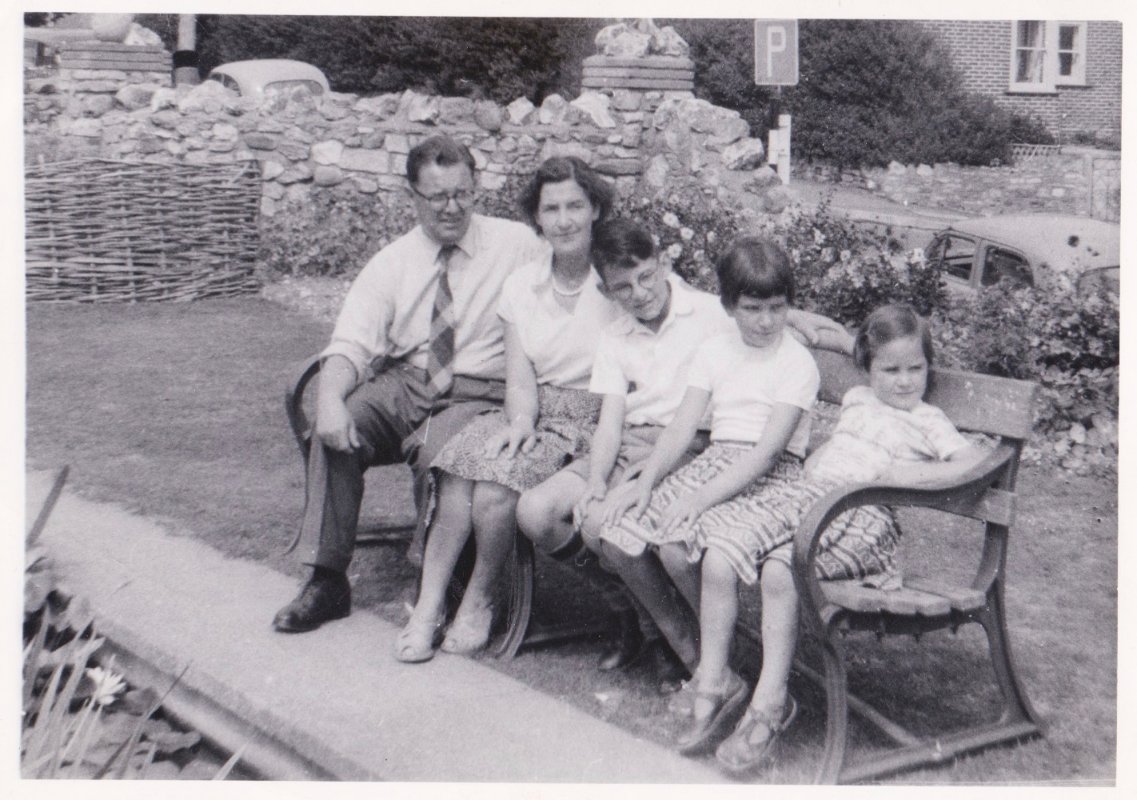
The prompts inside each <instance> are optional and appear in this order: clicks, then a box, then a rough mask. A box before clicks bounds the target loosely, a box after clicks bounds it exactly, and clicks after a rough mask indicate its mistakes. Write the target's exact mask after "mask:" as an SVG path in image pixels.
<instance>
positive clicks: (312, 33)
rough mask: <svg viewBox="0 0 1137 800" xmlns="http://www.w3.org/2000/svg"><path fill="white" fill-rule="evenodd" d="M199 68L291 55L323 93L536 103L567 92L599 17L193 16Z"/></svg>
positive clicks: (574, 88)
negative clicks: (320, 80) (319, 75)
mask: <svg viewBox="0 0 1137 800" xmlns="http://www.w3.org/2000/svg"><path fill="white" fill-rule="evenodd" d="M199 25H200V28H201V30H200V33H199V38H200V42H199V46H198V50H199V52H200V54H201V66H202V69H203V70H208V69H210V68H212V67H214V66H216V65H217V64H221V63H224V62H227V61H239V60H242V59H247V58H296V59H299V60H301V61H307V62H310V63H312V64H315V65H316V66H318V67H320V69H322V70H323V71H324V73H325V74H326V75H327V76H328V81H329V82H330V83H331V85H332V88H333V89H335V90H336V91H342V92H358V93H361V94H364V93H377V92H397V91H402V90H404V89H415V90H418V91H423V92H430V93H436V94H442V95H447V96H467V97H487V98H491V99H493V100H496V101H498V102H502V103H508V102H511V101H513V100H515V99H517V98H518V97H528V98H529V99H530V100H532V101H534V102H537V103H539V102H540V101H541V100H542V99H544V97H545V96H546V95H548V94H551V93H553V92H558V93H561V94H569V95H575V94H576V93H577V92H578V91H579V88H580V71H581V61H582V60H583V58H584V57H585V56H587V55H589V54H590V53H591V52H592V48H593V45H592V39H593V37H594V36H595V35H596V32H597V31H598V30H599V28H600V27H601V21H600V20H585V19H542V18H506V17H500V18H483V17H375V16H366V17H362V16H334V17H333V16H310V17H300V16H265V15H257V16H251V15H223V16H211V17H203V18H201V19H200V20H199Z"/></svg>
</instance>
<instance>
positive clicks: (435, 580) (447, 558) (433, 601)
mask: <svg viewBox="0 0 1137 800" xmlns="http://www.w3.org/2000/svg"><path fill="white" fill-rule="evenodd" d="M473 493H474V482H473V481H468V480H465V479H464V478H457V477H455V476H453V475H451V474H449V473H446V472H443V473H441V475H440V476H439V478H438V500H437V503H438V505H437V507H436V508H435V512H434V519H433V520H432V521H431V523H430V530H429V532H428V533H427V539H426V548H425V550H424V551H423V556H422V579H421V580H420V582H419V593H418V600H417V601H416V602H415V608H414V611H413V612H412V614H413V616H415V617H416V618H418V619H420V620H422V621H424V622H425V621H432V620H435V619H438V618H440V617H442V615H443V614H445V613H446V589H447V587H448V586H449V584H450V578H451V576H452V575H453V574H454V566H455V565H456V564H457V563H458V556H460V555H461V554H462V548H463V547H465V546H466V541H467V540H468V539H469V538H470V531H471V525H472V523H471V518H470V503H471V501H472V498H473Z"/></svg>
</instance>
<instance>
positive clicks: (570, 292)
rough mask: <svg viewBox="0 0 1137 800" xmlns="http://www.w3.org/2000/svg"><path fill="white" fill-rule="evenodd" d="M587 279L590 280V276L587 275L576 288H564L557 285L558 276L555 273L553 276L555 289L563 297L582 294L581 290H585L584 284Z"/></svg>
mask: <svg viewBox="0 0 1137 800" xmlns="http://www.w3.org/2000/svg"><path fill="white" fill-rule="evenodd" d="M587 281H588V276H587V275H585V276H584V280H583V281H581V282H580V286H577V287H576V288H575V289H562V288H561V287H560V286H558V285H557V276H556V275H554V276H553V291H554V292H556V293H557V294H559V295H560V296H561V297H576V296H577V295H578V294H580V293H581V292H583V291H584V284H585V283H586V282H587Z"/></svg>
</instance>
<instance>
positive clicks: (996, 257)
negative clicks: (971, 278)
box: [980, 245, 1034, 286]
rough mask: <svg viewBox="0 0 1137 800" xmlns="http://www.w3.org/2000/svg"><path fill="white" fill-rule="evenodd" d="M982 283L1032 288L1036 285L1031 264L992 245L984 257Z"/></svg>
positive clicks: (1016, 254)
mask: <svg viewBox="0 0 1137 800" xmlns="http://www.w3.org/2000/svg"><path fill="white" fill-rule="evenodd" d="M980 283H981V284H982V285H983V286H994V285H995V284H996V283H1002V284H1007V283H1009V284H1011V285H1012V286H1030V285H1031V284H1033V283H1034V278H1033V276H1032V275H1031V272H1030V263H1029V262H1028V261H1027V260H1026V259H1025V258H1023V257H1022V256H1021V255H1020V254H1018V253H1016V252H1014V251H1013V250H1007V249H1005V248H1002V247H998V246H996V245H990V246H989V247H988V248H987V253H986V254H985V255H984V257H983V277H982V279H981V281H980Z"/></svg>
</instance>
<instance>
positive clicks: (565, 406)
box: [431, 386, 601, 492]
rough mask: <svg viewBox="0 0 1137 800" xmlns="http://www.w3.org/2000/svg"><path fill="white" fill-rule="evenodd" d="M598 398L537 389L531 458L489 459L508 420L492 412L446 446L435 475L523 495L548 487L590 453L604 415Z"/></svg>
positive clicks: (520, 455) (571, 391)
mask: <svg viewBox="0 0 1137 800" xmlns="http://www.w3.org/2000/svg"><path fill="white" fill-rule="evenodd" d="M600 401H601V397H600V396H599V395H595V394H591V393H590V392H587V391H585V390H583V389H561V388H558V387H555V386H538V387H537V403H538V408H539V409H540V415H539V417H538V419H537V426H536V431H537V433H536V442H535V443H534V445H533V449H532V450H530V451H529V452H528V453H522V452H520V451H519V452H517V453H516V454H515V455H514V456H513V458H506V457H505V455H504V453H503V454H501V455H499V456H498V457H497V458H486V442H487V441H488V440H489V439H490V437H492V436H494V435H495V434H497V433H500V432H502V431H505V430H508V427H509V426H508V424H507V423H506V420H505V415H504V413H503V412H501V411H496V410H495V411H490V412H487V413H485V414H482V415H480V416H477V417H474V419H473V420H471V421H470V424H468V425H467V426H466V427H465V428H463V429H462V430H461V432H459V433H458V435H456V436H454V437H453V438H451V439H450V441H449V442H447V443H446V444H445V445H444V446H443V448H442V450H441V451H440V452H439V454H438V456H437V457H436V458H435V459H434V462H433V463H432V464H431V468H432V469H436V470H440V471H442V472H448V473H450V474H452V475H456V476H457V477H459V478H465V479H467V480H472V481H492V482H493V483H500V484H501V485H503V486H507V487H508V488H510V489H513V490H514V491H515V492H523V491H525V490H526V489H531V488H533V487H534V486H536V485H537V484H539V483H541V482H542V481H544V480H545V479H546V478H548V477H549V476H550V475H552V474H553V473H555V472H557V471H558V470H560V469H561V468H562V467H564V466H565V465H566V464H568V463H569V462H570V461H572V460H573V459H574V458H578V457H580V456H582V455H584V454H585V453H587V452H588V445H589V443H590V442H591V440H592V433H593V431H594V430H595V429H596V420H597V417H598V416H599V414H600Z"/></svg>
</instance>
